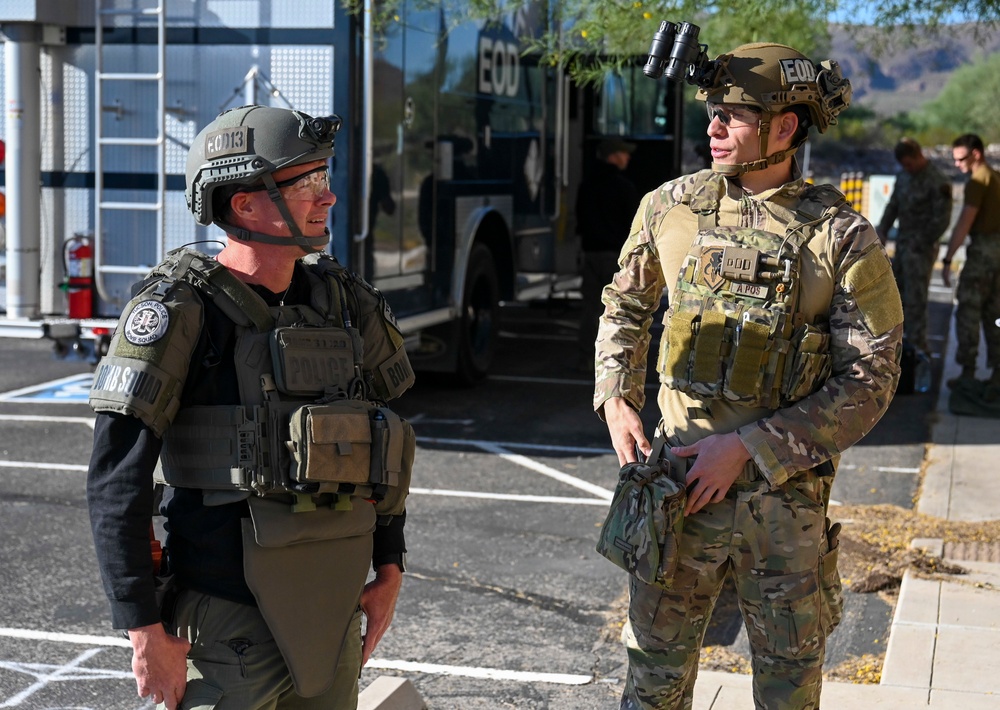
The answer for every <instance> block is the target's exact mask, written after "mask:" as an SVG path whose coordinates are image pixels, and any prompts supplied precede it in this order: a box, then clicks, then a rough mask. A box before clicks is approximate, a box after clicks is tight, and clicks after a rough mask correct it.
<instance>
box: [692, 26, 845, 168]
mask: <svg viewBox="0 0 1000 710" xmlns="http://www.w3.org/2000/svg"><path fill="white" fill-rule="evenodd" d="M716 62H717V63H718V71H716V73H715V76H714V81H713V82H712V85H711V86H709V87H708V88H702V89H699V90H698V95H697V98H698V100H700V101H711V102H713V103H720V104H722V103H727V104H743V105H747V106H753V107H756V108H758V109H760V110H761V121H760V125H759V126H758V128H757V131H758V135H759V136H760V155H761V158H760V160H755V161H753V162H751V163H739V164H737V165H720V164H718V163H712V170H714V171H716V172H718V173H722V174H724V175H728V176H731V177H736V176H738V175H742V174H743V173H746V172H750V171H752V170H763V169H764V168H766V167H767V166H768V165H774V164H777V163H780V162H782V161H784V160H785V159H786V158H787V157H788V156H789V155H791V154H793V153H794V152H795V151H796V150H797V149H798V147H799V146H800V145H802V144H803V143H805V141H806V135H807V131H806V130H803V131H801V132H800V136H799V138H798V140H797V141H796V142H795V144H794V145H792V146H791V147H790V148H788V150H783V151H778V152H777V153H775V154H773V155H768V152H767V134H768V131H769V130H770V127H771V118H772V117H773V116H775V115H777V114H779V113H781V112H782V111H785V110H786V109H788V108H790V107H792V106H804V107H805V108H806V109H808V112H809V121H808V123H807V124H806V125H805V126H804V128H806V129H808V127H809V126H810V125H813V126H816V128H817V129H819V132H820V133H824V132H825V131H826V129H827V128H828V127H830V126H831V125H833V124H835V123H836V122H837V115H838V114H839V113H840V112H841V111H843V110H844V109H846V108H847V107H848V106H849V105H850V103H851V82H850V81H848V80H847V79H846V78H844V75H843V74H842V73H841V71H840V65H839V64H837V62H835V61H833V60H830V59H828V60H826V61H824V62H820V63H819V64H818V65H817V64H813V62H812V61H811V60H810V59H808V58H807V57H806V56H805V55H804V54H802V53H801V52H799V51H798V50H795V49H792V48H791V47H786V46H785V45H782V44H770V43H757V44H744V45H742V46H741V47H737V48H736V49H734V50H733V51H732V52H729V53H728V54H722V55H720V56H719V57H718V58H717V59H716Z"/></svg>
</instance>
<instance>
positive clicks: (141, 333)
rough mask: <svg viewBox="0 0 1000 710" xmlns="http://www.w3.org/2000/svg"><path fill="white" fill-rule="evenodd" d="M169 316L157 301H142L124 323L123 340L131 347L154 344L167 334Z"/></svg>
mask: <svg viewBox="0 0 1000 710" xmlns="http://www.w3.org/2000/svg"><path fill="white" fill-rule="evenodd" d="M168 325H170V315H169V314H168V313H167V308H166V306H164V305H163V304H162V303H160V302H159V301H143V302H142V303H140V304H139V305H137V306H136V307H135V308H133V309H132V313H131V314H129V317H128V320H127V321H125V340H127V341H129V342H130V343H132V344H133V345H149V344H150V343H155V342H156V341H157V340H159V339H160V338H162V337H163V336H164V335H166V333H167V326H168Z"/></svg>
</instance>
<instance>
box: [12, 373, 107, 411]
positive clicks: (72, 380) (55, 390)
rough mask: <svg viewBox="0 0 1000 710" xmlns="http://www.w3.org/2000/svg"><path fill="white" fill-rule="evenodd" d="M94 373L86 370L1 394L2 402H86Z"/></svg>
mask: <svg viewBox="0 0 1000 710" xmlns="http://www.w3.org/2000/svg"><path fill="white" fill-rule="evenodd" d="M93 380H94V374H93V373H91V372H85V373H83V374H80V375H71V376H69V377H63V378H62V379H59V380H52V381H51V382H43V383H42V384H39V385H32V386H31V387H23V388H21V389H17V390H11V391H10V392H4V393H2V394H0V402H44V403H47V404H86V403H87V398H88V397H89V395H90V383H91V382H93Z"/></svg>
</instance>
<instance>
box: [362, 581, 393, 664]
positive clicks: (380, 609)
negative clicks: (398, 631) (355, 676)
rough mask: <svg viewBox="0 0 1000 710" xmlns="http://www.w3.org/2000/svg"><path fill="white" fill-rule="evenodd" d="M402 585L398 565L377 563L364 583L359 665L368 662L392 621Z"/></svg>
mask: <svg viewBox="0 0 1000 710" xmlns="http://www.w3.org/2000/svg"><path fill="white" fill-rule="evenodd" d="M402 585H403V572H402V570H400V569H399V565H395V564H388V565H379V566H378V567H377V568H376V570H375V579H373V580H372V581H371V582H369V583H368V584H366V585H365V590H364V591H363V592H362V593H361V611H363V612H364V614H365V616H366V617H368V621H367V626H366V630H365V638H364V645H363V646H362V647H361V665H362V666H364V665H365V664H366V663H368V659H369V658H371V657H372V652H373V651H375V647H376V646H378V642H379V641H381V640H382V636H383V635H384V634H385V632H386V631H387V630H388V629H389V624H391V623H392V616H393V614H394V613H395V612H396V598H397V597H399V588H400V587H401V586H402Z"/></svg>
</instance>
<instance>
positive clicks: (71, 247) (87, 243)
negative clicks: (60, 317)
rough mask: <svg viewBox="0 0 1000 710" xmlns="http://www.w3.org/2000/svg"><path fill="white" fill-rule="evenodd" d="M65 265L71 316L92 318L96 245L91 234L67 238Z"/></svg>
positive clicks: (64, 255) (65, 285)
mask: <svg viewBox="0 0 1000 710" xmlns="http://www.w3.org/2000/svg"><path fill="white" fill-rule="evenodd" d="M63 267H64V268H65V270H66V280H65V281H64V282H63V287H64V289H65V290H66V299H67V301H68V302H69V317H70V318H90V317H91V316H93V314H94V245H93V241H92V240H91V238H90V237H89V236H86V235H83V234H75V235H73V237H71V238H70V239H67V240H66V243H65V245H64V246H63Z"/></svg>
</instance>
